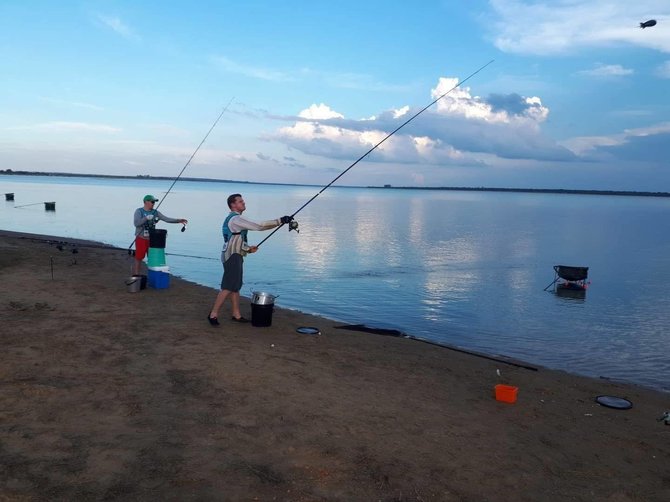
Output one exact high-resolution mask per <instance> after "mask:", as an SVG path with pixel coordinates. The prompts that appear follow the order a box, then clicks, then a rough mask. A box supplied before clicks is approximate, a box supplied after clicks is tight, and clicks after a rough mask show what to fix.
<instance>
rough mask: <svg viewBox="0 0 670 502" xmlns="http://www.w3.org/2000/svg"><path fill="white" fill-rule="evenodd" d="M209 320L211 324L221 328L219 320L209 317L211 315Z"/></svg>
mask: <svg viewBox="0 0 670 502" xmlns="http://www.w3.org/2000/svg"><path fill="white" fill-rule="evenodd" d="M207 320H208V321H209V324H211V325H212V326H219V319H218V318H216V317H209V314H207Z"/></svg>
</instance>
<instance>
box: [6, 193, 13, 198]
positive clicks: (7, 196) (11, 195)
mask: <svg viewBox="0 0 670 502" xmlns="http://www.w3.org/2000/svg"><path fill="white" fill-rule="evenodd" d="M5 200H14V194H13V193H6V194H5Z"/></svg>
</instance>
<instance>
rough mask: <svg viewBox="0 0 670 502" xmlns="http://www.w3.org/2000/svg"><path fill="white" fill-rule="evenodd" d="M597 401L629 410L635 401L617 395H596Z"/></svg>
mask: <svg viewBox="0 0 670 502" xmlns="http://www.w3.org/2000/svg"><path fill="white" fill-rule="evenodd" d="M596 403H598V404H599V405H601V406H605V407H607V408H614V409H615V410H629V409H631V408H632V407H633V403H631V402H630V401H629V400H628V399H624V398H623V397H616V396H598V397H596Z"/></svg>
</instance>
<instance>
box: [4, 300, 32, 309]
mask: <svg viewBox="0 0 670 502" xmlns="http://www.w3.org/2000/svg"><path fill="white" fill-rule="evenodd" d="M9 308H11V309H14V310H28V309H29V308H30V305H26V304H25V303H22V302H9Z"/></svg>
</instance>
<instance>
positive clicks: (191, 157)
mask: <svg viewBox="0 0 670 502" xmlns="http://www.w3.org/2000/svg"><path fill="white" fill-rule="evenodd" d="M234 99H235V96H233V97H232V98H230V101H228V104H227V105H226V106H225V108H224V109H223V110H222V111H221V113H219V116H218V117H217V118H216V120H215V121H214V123H213V124H212V127H210V128H209V131H207V134H205V137H204V138H202V141H201V142H200V144H199V145H198V147H197V148H196V149H195V150H194V151H193V153H192V154H191V156H190V157H189V159H188V160H187V161H186V164H184V167H182V168H181V171H179V174H178V175H177V177H176V178H175V179H174V181H173V182H172V185H170V188H168V190H167V192H165V195H164V196H163V197H162V198H161V200H160V202H159V203H158V205H157V206H156V207H155V208H154V209H155V210H157V209H158V208H159V207H160V205H161V204H162V203H163V202H164V201H165V198H166V197H167V196H168V194H169V193H170V191H171V190H172V188H173V187H174V186H175V184H176V183H177V181H179V178H181V175H182V174H184V171H186V168H187V167H188V166H189V164H190V163H191V161H192V160H193V157H195V154H196V153H198V151H199V150H200V147H202V145H204V144H205V141H207V138H208V137H209V135H210V134H211V132H212V131H213V130H214V128H215V127H216V125H217V124H218V123H219V120H221V117H223V114H224V113H226V111H227V110H228V108H230V105H231V104H232V102H233V100H234ZM185 230H186V225H184V226H183V227H182V229H181V231H182V232H184V231H185ZM133 244H135V240H134V239H133V242H131V243H130V245H129V246H128V253H130V252H131V251H130V249H131V248H132V247H133Z"/></svg>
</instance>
